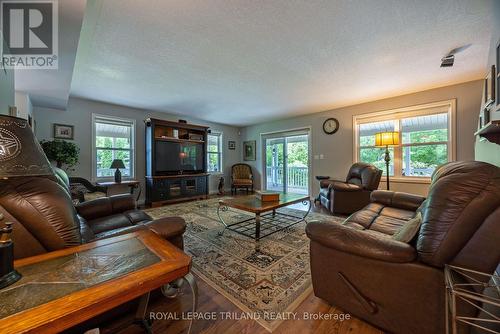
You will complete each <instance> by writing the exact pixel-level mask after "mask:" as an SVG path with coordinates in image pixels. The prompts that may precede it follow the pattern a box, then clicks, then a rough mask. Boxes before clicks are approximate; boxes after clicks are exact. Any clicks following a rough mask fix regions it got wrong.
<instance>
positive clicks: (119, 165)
mask: <svg viewBox="0 0 500 334" xmlns="http://www.w3.org/2000/svg"><path fill="white" fill-rule="evenodd" d="M110 168H116V172H115V182H116V183H121V182H122V172H120V169H124V168H125V164H124V163H123V160H121V159H115V160H113V162H112V163H111V167H110Z"/></svg>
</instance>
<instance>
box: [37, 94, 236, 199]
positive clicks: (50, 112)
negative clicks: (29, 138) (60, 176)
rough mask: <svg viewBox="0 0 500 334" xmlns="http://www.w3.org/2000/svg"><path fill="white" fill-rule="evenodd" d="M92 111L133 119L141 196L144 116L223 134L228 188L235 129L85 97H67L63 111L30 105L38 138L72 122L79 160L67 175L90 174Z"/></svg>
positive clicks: (47, 136) (214, 186)
mask: <svg viewBox="0 0 500 334" xmlns="http://www.w3.org/2000/svg"><path fill="white" fill-rule="evenodd" d="M92 113H96V114H99V115H108V116H115V117H124V118H129V119H135V121H136V136H135V143H136V173H135V174H136V175H135V178H136V179H137V180H139V181H141V182H142V190H143V191H142V198H144V194H145V184H144V180H145V179H144V176H145V161H146V160H145V142H144V139H145V125H144V119H146V118H148V117H151V118H159V119H164V120H169V121H178V120H179V119H186V120H187V121H188V122H189V123H192V124H199V125H206V126H209V127H210V129H211V130H212V131H218V132H222V134H223V138H222V140H223V143H222V146H223V160H222V163H223V167H224V176H225V179H226V187H229V181H228V180H230V177H229V176H230V166H231V165H232V164H234V163H236V162H239V160H240V157H241V151H240V147H241V145H240V140H239V135H238V132H239V130H238V128H235V127H231V126H226V125H220V124H216V123H210V122H206V121H202V120H196V119H190V118H185V117H182V116H178V115H173V114H168V113H162V112H152V111H148V110H142V109H135V108H128V107H123V106H118V105H113V104H107V103H101V102H97V101H91V100H86V99H79V98H74V97H70V99H69V102H68V108H67V110H66V111H63V110H55V109H47V108H40V107H34V115H35V119H36V132H35V135H36V137H37V138H38V140H42V139H52V136H53V124H54V123H62V124H69V125H74V127H75V140H74V142H75V143H76V144H77V145H78V146H79V147H80V162H79V163H78V165H77V166H76V169H75V171H72V172H70V173H69V174H71V175H75V176H76V175H77V176H81V177H84V178H86V179H89V180H90V179H91V177H92ZM229 140H234V141H236V150H228V148H227V146H228V145H227V142H228V141H229ZM220 176H221V175H212V176H210V185H209V189H210V191H211V192H213V191H217V185H218V179H219V178H220Z"/></svg>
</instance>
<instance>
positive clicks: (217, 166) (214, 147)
mask: <svg viewBox="0 0 500 334" xmlns="http://www.w3.org/2000/svg"><path fill="white" fill-rule="evenodd" d="M221 151H222V134H221V133H213V132H212V133H210V134H208V149H207V161H208V171H209V172H222V152H221Z"/></svg>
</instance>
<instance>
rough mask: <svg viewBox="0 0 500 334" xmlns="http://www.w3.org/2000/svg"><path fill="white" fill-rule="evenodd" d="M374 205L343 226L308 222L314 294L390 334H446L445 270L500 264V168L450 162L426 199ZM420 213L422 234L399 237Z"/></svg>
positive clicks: (398, 197)
mask: <svg viewBox="0 0 500 334" xmlns="http://www.w3.org/2000/svg"><path fill="white" fill-rule="evenodd" d="M371 200H372V202H371V203H370V204H368V205H367V206H366V207H365V208H363V209H362V210H360V211H358V212H356V213H354V214H353V215H352V216H351V217H349V218H348V219H347V220H346V221H345V222H344V223H343V224H334V223H326V222H311V223H309V224H308V225H307V227H306V232H307V235H308V237H309V238H310V239H311V243H310V256H311V272H312V281H313V287H314V293H315V295H316V296H318V297H320V298H322V299H324V300H326V301H328V302H329V303H331V304H333V305H335V306H338V307H340V308H342V309H343V310H344V311H346V312H349V313H351V314H353V315H355V316H357V317H359V318H362V319H364V320H366V321H368V322H370V323H371V324H373V325H375V326H377V327H379V328H382V329H384V330H386V331H388V332H392V333H444V332H445V301H444V299H445V284H444V270H443V268H444V265H445V264H451V265H456V266H460V267H465V268H469V269H472V270H477V271H481V272H485V273H490V274H491V273H493V272H494V270H495V268H496V267H497V265H498V263H499V262H500V246H499V245H500V168H498V167H496V166H493V165H490V164H487V163H484V162H477V161H473V162H453V163H448V164H446V165H443V166H441V167H440V168H438V169H437V170H436V171H435V172H434V174H433V176H432V183H431V186H430V190H429V196H428V198H427V199H426V200H424V199H423V198H422V197H420V196H415V195H410V194H403V193H394V192H386V191H374V192H373V193H372V195H371ZM417 211H420V212H421V215H422V225H421V227H420V230H419V232H418V233H417V235H416V237H415V238H414V239H413V240H412V241H410V242H409V243H404V242H401V241H397V240H395V239H393V238H392V237H391V236H392V235H393V234H394V233H395V231H397V230H398V229H399V228H400V227H401V226H402V225H404V224H405V223H406V222H407V221H408V220H409V219H411V218H412V217H413V216H415V214H416V212H417ZM460 307H461V309H462V310H461V314H465V315H474V312H475V311H474V309H473V308H471V307H470V306H469V305H460Z"/></svg>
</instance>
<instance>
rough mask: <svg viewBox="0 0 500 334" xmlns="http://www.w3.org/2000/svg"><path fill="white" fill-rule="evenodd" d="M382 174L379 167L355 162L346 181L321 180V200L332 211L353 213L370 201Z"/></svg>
mask: <svg viewBox="0 0 500 334" xmlns="http://www.w3.org/2000/svg"><path fill="white" fill-rule="evenodd" d="M381 176H382V171H381V170H380V169H378V168H377V167H375V166H373V165H371V164H367V163H363V162H358V163H355V164H353V165H352V166H351V168H350V169H349V172H348V173H347V177H346V180H345V181H338V180H321V181H320V191H319V200H320V202H321V204H322V205H323V206H324V207H325V208H327V209H328V210H330V211H331V212H332V213H341V214H351V213H353V212H355V211H357V210H359V209H361V208H363V207H364V206H365V205H367V204H368V203H370V194H371V192H372V191H373V190H375V189H377V188H378V185H379V183H380V178H381Z"/></svg>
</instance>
